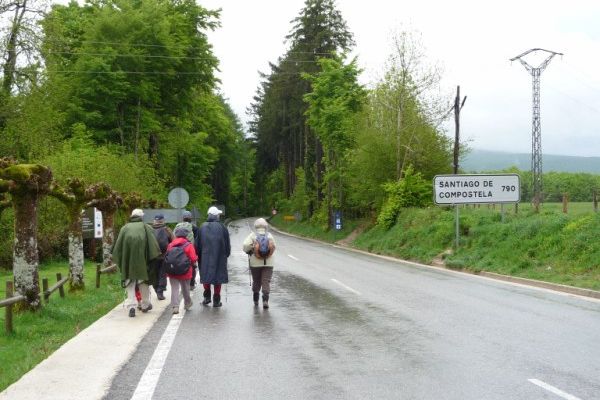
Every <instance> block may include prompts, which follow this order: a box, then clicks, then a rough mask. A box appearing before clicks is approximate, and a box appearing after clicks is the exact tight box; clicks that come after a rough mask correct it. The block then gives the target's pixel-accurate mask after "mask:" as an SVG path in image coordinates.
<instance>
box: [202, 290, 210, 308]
mask: <svg viewBox="0 0 600 400" xmlns="http://www.w3.org/2000/svg"><path fill="white" fill-rule="evenodd" d="M203 295H204V300H202V304H203V305H205V306H206V305H208V304H209V303H210V289H204V293H203Z"/></svg>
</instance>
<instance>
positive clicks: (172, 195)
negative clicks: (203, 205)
mask: <svg viewBox="0 0 600 400" xmlns="http://www.w3.org/2000/svg"><path fill="white" fill-rule="evenodd" d="M189 201H190V195H189V194H188V192H187V190H185V189H184V188H180V187H176V188H174V189H172V190H171V191H170V192H169V204H170V205H171V207H173V208H183V207H185V206H187V203H188V202H189Z"/></svg>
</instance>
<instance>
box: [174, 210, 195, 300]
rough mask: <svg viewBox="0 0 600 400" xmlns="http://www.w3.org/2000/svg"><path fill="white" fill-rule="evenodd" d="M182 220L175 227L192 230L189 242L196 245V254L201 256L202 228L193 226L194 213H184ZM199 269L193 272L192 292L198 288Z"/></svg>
mask: <svg viewBox="0 0 600 400" xmlns="http://www.w3.org/2000/svg"><path fill="white" fill-rule="evenodd" d="M181 219H182V220H183V221H182V222H180V223H178V224H177V225H175V228H177V227H179V226H183V227H185V228H186V229H188V230H190V232H191V235H188V240H189V241H190V242H192V243H193V244H194V249H195V250H196V254H200V228H198V227H197V226H196V225H194V224H192V213H191V212H189V211H187V210H185V211H183V213H182V214H181ZM197 269H198V268H197V267H194V269H193V270H192V279H190V290H194V289H195V288H196V270H197Z"/></svg>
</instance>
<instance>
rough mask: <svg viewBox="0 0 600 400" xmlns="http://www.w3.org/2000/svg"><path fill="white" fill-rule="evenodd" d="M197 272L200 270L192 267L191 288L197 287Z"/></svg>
mask: <svg viewBox="0 0 600 400" xmlns="http://www.w3.org/2000/svg"><path fill="white" fill-rule="evenodd" d="M196 270H198V268H196V267H192V279H190V287H194V286H196Z"/></svg>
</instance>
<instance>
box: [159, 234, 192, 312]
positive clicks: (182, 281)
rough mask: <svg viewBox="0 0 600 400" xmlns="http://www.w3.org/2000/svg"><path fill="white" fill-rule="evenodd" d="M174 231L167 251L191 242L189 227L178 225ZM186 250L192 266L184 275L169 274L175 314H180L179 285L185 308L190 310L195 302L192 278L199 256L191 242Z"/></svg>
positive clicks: (172, 305)
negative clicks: (191, 285)
mask: <svg viewBox="0 0 600 400" xmlns="http://www.w3.org/2000/svg"><path fill="white" fill-rule="evenodd" d="M173 233H174V234H175V239H174V240H173V241H172V242H171V243H169V246H168V247H167V253H168V252H169V250H171V249H172V248H173V247H175V246H185V244H186V243H190V242H189V240H188V239H187V235H188V233H189V231H188V229H187V228H184V227H178V228H176V229H175V232H173ZM184 251H185V254H186V255H187V256H188V258H189V259H190V268H189V269H188V270H187V272H186V273H185V274H182V275H171V274H167V277H168V278H169V283H170V284H171V307H172V308H173V314H179V287H181V292H182V294H183V301H184V303H183V304H184V308H185V309H186V310H189V309H190V308H192V304H193V303H192V297H191V296H190V279H192V270H193V268H194V265H198V256H197V255H196V250H195V249H194V246H193V244H191V243H190V245H189V246H187V247H185V249H184Z"/></svg>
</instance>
